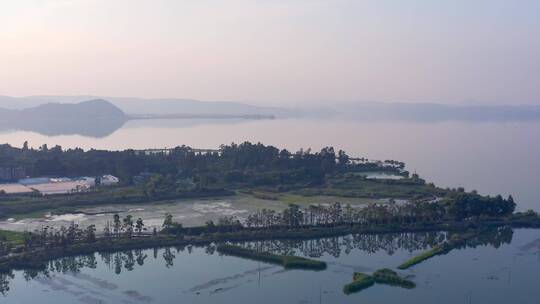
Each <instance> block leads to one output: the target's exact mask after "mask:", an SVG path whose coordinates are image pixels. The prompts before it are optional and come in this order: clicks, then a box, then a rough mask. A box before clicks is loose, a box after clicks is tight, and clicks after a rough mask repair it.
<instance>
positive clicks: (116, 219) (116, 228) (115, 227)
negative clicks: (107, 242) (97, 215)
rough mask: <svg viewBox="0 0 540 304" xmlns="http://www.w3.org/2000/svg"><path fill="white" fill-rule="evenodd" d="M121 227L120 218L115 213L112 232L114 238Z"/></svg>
mask: <svg viewBox="0 0 540 304" xmlns="http://www.w3.org/2000/svg"><path fill="white" fill-rule="evenodd" d="M121 227H122V223H121V222H120V216H119V215H118V213H115V214H114V216H113V230H114V235H115V236H118V235H119V234H120V228H121Z"/></svg>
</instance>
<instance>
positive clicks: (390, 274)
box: [373, 268, 416, 289]
mask: <svg viewBox="0 0 540 304" xmlns="http://www.w3.org/2000/svg"><path fill="white" fill-rule="evenodd" d="M373 279H374V280H375V282H377V283H378V284H387V285H392V286H400V287H403V288H408V289H411V288H415V287H416V284H415V283H414V282H412V281H409V280H407V279H404V278H402V277H400V276H399V275H398V273H397V272H395V271H393V270H390V269H388V268H384V269H379V270H377V271H375V272H374V273H373Z"/></svg>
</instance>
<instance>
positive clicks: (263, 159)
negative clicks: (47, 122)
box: [0, 142, 404, 185]
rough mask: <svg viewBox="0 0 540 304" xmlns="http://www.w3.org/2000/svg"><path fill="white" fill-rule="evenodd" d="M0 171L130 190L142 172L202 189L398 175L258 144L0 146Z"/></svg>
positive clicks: (395, 168) (388, 164)
mask: <svg viewBox="0 0 540 304" xmlns="http://www.w3.org/2000/svg"><path fill="white" fill-rule="evenodd" d="M0 167H10V168H13V167H21V168H24V169H25V171H26V174H27V175H29V176H32V177H39V176H68V177H72V176H85V175H88V176H97V175H102V174H113V175H115V176H117V177H119V178H120V179H121V182H122V183H124V184H131V183H133V182H134V178H135V177H136V176H138V175H140V174H141V173H142V172H143V173H144V172H149V173H152V174H160V175H162V176H171V177H172V178H174V180H180V179H185V178H189V179H195V181H196V182H198V183H203V184H205V185H211V184H223V183H244V184H245V183H247V184H252V185H277V184H290V183H297V182H307V183H309V182H312V183H320V182H322V181H323V180H324V177H325V175H326V174H332V173H335V172H338V171H348V170H352V171H362V170H367V171H372V170H385V171H392V172H396V173H400V174H401V173H403V172H404V171H403V170H404V164H403V163H401V162H397V161H391V160H387V161H385V162H367V161H364V162H356V161H351V159H350V157H349V156H348V155H347V153H346V152H344V151H342V150H339V151H337V152H336V151H335V150H334V148H332V147H325V148H323V149H321V150H320V151H318V152H312V151H311V150H310V149H308V150H302V149H301V150H299V151H297V152H289V151H288V150H286V149H281V150H280V149H278V148H276V147H273V146H266V145H263V144H261V143H257V144H253V143H250V142H244V143H242V144H234V143H233V144H231V145H222V146H221V147H220V149H219V150H218V151H206V152H198V151H197V150H194V149H192V148H190V147H187V146H179V147H176V148H174V149H171V150H169V151H167V152H162V153H154V152H152V153H145V151H135V150H124V151H104V150H94V149H91V150H88V151H84V150H83V149H80V148H75V149H67V150H64V149H62V147H60V146H54V147H48V146H47V145H43V146H41V147H40V148H39V149H33V148H29V146H28V143H25V144H24V146H23V147H22V148H14V147H11V146H10V145H7V144H5V145H0Z"/></svg>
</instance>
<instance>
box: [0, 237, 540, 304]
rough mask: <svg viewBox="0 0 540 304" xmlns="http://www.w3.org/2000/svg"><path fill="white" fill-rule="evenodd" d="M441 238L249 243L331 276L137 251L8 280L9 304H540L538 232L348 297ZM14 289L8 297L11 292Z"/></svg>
mask: <svg viewBox="0 0 540 304" xmlns="http://www.w3.org/2000/svg"><path fill="white" fill-rule="evenodd" d="M446 237H447V235H446V234H445V233H443V232H430V233H403V234H384V235H348V236H344V237H335V238H324V239H314V240H305V241H283V242H281V241H265V242H254V243H244V244H241V245H242V246H249V247H251V248H259V249H261V250H268V251H271V252H276V253H280V254H296V255H300V256H307V257H312V258H315V259H320V260H324V261H326V262H327V263H328V268H327V269H326V270H324V271H307V270H284V269H283V268H282V267H281V266H276V265H271V264H266V263H261V262H256V261H252V260H246V259H242V258H237V257H229V256H221V255H219V254H218V253H217V252H216V251H215V246H207V247H176V248H159V249H157V248H156V249H148V250H134V251H124V252H117V253H99V254H98V253H96V254H93V255H87V256H79V257H71V258H63V259H59V260H55V261H53V262H51V263H50V264H49V266H48V269H47V271H46V272H35V271H27V272H24V271H15V272H13V273H12V276H11V277H9V278H8V277H7V276H6V275H3V277H2V279H3V281H2V283H0V286H2V288H3V291H4V293H5V295H4V296H3V297H2V296H1V295H0V301H1V302H2V303H32V302H35V301H36V299H39V303H55V304H57V303H179V301H181V303H269V304H270V303H415V304H416V303H435V302H436V303H440V304H447V303H448V304H450V303H451V304H455V303H501V304H503V303H504V304H506V303H509V301H511V302H512V303H522V304H527V303H531V304H532V303H537V301H538V298H539V297H540V289H538V272H539V271H540V254H539V251H540V231H539V230H529V229H517V230H513V231H512V229H510V228H500V229H498V230H494V231H490V232H489V233H488V234H487V235H484V236H482V237H481V238H478V239H476V240H474V241H471V242H470V243H469V244H468V246H467V247H466V248H461V249H455V250H453V251H451V252H450V253H448V254H446V255H442V256H436V257H434V258H432V259H430V260H427V261H425V262H424V263H422V264H419V265H416V266H415V267H413V268H411V269H410V270H406V271H400V274H402V275H404V276H407V277H409V279H411V280H412V281H414V282H415V283H416V285H417V287H416V288H415V289H403V288H400V287H392V286H386V285H380V284H376V285H374V286H372V287H370V288H369V289H366V290H363V291H361V292H359V293H355V294H351V295H345V294H344V293H343V291H342V288H343V285H345V284H347V283H349V282H351V280H352V275H353V273H354V272H355V271H358V272H365V273H371V272H373V271H375V270H377V269H381V268H386V267H388V268H395V267H396V266H397V265H399V264H400V263H402V262H403V261H405V260H406V259H408V258H410V257H411V256H412V255H414V254H417V253H419V252H422V251H423V250H425V249H426V248H429V247H430V246H431V245H433V244H436V243H438V242H440V241H442V240H444V239H445V238H446ZM7 287H9V290H7Z"/></svg>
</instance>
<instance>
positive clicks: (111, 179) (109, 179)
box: [101, 175, 120, 186]
mask: <svg viewBox="0 0 540 304" xmlns="http://www.w3.org/2000/svg"><path fill="white" fill-rule="evenodd" d="M119 182H120V180H119V179H118V177H116V176H112V175H103V176H102V177H101V185H102V186H112V185H116V184H118V183H119Z"/></svg>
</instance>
